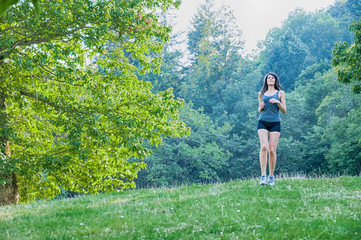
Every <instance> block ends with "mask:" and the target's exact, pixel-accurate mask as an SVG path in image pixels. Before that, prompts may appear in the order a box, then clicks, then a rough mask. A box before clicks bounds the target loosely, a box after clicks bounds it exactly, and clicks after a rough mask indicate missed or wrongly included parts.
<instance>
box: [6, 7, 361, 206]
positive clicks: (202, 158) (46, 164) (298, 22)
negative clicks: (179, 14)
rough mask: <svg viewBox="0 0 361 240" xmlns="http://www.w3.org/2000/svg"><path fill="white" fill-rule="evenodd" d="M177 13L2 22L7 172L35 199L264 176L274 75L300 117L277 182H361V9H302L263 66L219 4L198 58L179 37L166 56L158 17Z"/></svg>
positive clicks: (202, 15) (195, 48) (202, 32)
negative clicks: (264, 131)
mask: <svg viewBox="0 0 361 240" xmlns="http://www.w3.org/2000/svg"><path fill="white" fill-rule="evenodd" d="M178 4H179V3H178V2H177V1H171V0H157V1H148V0H143V1H136V0H134V1H106V0H102V1H101V0H99V1H91V0H73V1H67V2H52V1H42V2H41V3H40V6H41V11H39V12H38V15H34V16H33V14H32V10H31V9H32V8H31V7H30V6H31V4H29V2H28V1H23V2H21V3H20V4H17V5H14V6H13V7H10V8H9V9H8V11H7V12H6V13H4V14H3V15H1V16H0V19H1V23H0V24H1V25H0V32H1V34H0V40H1V41H0V80H1V85H0V90H1V91H0V97H1V99H0V100H1V101H0V110H1V111H0V114H1V116H0V117H1V118H0V121H1V122H0V124H1V126H0V127H1V131H0V134H1V136H0V137H1V138H0V139H1V153H2V155H1V159H2V160H1V161H2V164H0V170H1V175H2V176H5V177H6V176H10V175H11V174H13V175H14V176H16V178H17V179H18V184H19V187H20V192H21V194H22V195H21V196H22V200H23V201H27V200H30V199H34V198H41V197H51V196H55V195H57V194H58V193H59V192H60V190H61V189H67V190H71V191H78V192H79V191H84V192H99V191H111V190H115V189H124V188H128V187H134V182H133V181H135V182H136V183H137V186H139V187H147V186H161V185H167V186H170V185H175V184H183V183H194V182H217V181H226V180H229V179H235V178H249V177H253V176H258V175H259V172H260V169H259V161H258V154H259V140H258V136H257V131H256V123H257V119H258V112H257V106H258V101H257V95H258V92H259V91H260V88H261V84H262V79H263V76H264V75H265V74H266V73H267V72H270V71H272V72H276V73H277V74H278V75H279V76H280V80H281V84H282V87H283V90H284V91H285V92H286V99H287V109H288V110H287V114H285V115H281V118H282V133H281V138H280V141H279V145H278V149H277V155H278V159H277V167H276V174H282V173H288V174H290V173H296V172H297V173H299V172H303V173H306V174H318V175H319V174H348V175H358V174H360V172H361V145H360V136H361V127H360V119H361V115H360V114H361V94H351V92H352V91H353V92H360V91H359V90H360V76H361V72H360V67H359V66H360V64H361V63H360V56H361V55H360V49H361V46H360V44H361V43H360V26H361V21H360V15H361V13H360V9H361V8H360V3H359V1H358V0H348V1H336V2H335V3H334V4H333V5H331V6H329V7H328V8H327V9H324V10H320V11H317V12H313V13H310V12H305V11H303V10H300V9H298V10H295V11H294V12H292V13H290V15H289V17H288V19H287V20H286V21H284V23H283V25H282V26H281V27H279V28H274V29H272V30H270V31H269V33H268V35H267V37H266V38H265V40H264V41H263V42H261V43H260V44H259V51H258V52H259V54H258V55H253V56H248V55H247V56H245V55H243V54H242V51H243V42H242V31H241V30H240V29H239V28H238V27H237V24H236V22H235V18H234V16H233V13H232V10H230V9H229V8H228V7H227V6H225V5H222V6H216V5H215V4H214V2H213V1H211V0H207V1H206V2H205V3H204V4H203V5H201V6H200V7H199V8H198V12H197V13H196V15H195V16H194V17H193V20H192V27H191V28H190V30H189V32H188V34H187V49H185V48H179V47H178V45H177V42H178V40H179V39H178V36H177V35H173V37H172V39H171V41H170V42H169V43H167V45H165V42H167V41H168V40H169V37H170V32H171V29H170V28H169V27H167V24H165V22H163V21H160V17H159V14H158V13H157V14H156V12H157V11H158V10H159V9H161V10H166V9H168V8H170V7H171V6H173V5H175V6H177V5H178ZM158 12H159V11H158ZM32 16H33V17H32ZM162 17H164V15H162ZM60 18H61V19H62V21H61V22H59V21H56V19H60ZM24 19H26V21H25V20H24ZM349 26H350V28H349ZM349 29H350V30H351V31H349ZM335 43H337V44H336V45H335ZM162 49H163V50H162ZM90 59H91V61H90ZM344 83H346V84H344ZM173 94H174V95H175V97H176V98H180V99H184V101H185V102H186V103H185V104H184V107H183V108H182V109H181V106H183V100H180V99H178V100H175V99H174V97H173ZM180 109H181V110H180ZM185 124H186V125H188V126H189V127H190V128H191V129H192V132H191V133H190V132H189V129H188V128H187V127H186V126H185ZM189 134H190V135H189ZM187 135H189V136H188V137H185V136H187ZM163 137H165V139H164V140H162V139H163ZM174 137H183V138H177V139H175V138H174ZM161 143H162V145H161V146H159V147H158V148H156V146H157V145H159V144H161ZM10 150H11V153H10ZM140 159H144V161H139V160H140ZM146 165H147V166H148V167H147V169H146V170H145V167H146ZM138 171H140V172H139V174H137V173H138ZM137 177H138V178H137ZM25 186H26V187H25ZM0 192H1V189H0Z"/></svg>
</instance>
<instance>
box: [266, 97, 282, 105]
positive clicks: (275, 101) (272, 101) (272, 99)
mask: <svg viewBox="0 0 361 240" xmlns="http://www.w3.org/2000/svg"><path fill="white" fill-rule="evenodd" d="M268 101H269V102H270V103H277V104H278V103H281V102H280V101H278V100H277V99H275V98H271V99H270V100H268Z"/></svg>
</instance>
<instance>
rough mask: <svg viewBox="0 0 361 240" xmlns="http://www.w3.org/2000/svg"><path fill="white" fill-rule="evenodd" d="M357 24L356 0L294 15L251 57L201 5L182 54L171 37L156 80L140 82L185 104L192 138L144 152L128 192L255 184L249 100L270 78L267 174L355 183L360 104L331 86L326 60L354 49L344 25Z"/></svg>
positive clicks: (359, 163)
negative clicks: (270, 165)
mask: <svg viewBox="0 0 361 240" xmlns="http://www.w3.org/2000/svg"><path fill="white" fill-rule="evenodd" d="M360 16H361V3H360V2H359V1H336V2H335V3H334V4H333V5H331V6H329V7H328V8H327V9H324V10H320V11H316V12H305V11H304V10H302V9H297V10H295V11H293V12H292V13H290V15H289V17H288V19H287V20H286V21H284V22H283V24H282V26H281V27H278V28H273V29H272V30H270V31H269V33H268V34H267V36H266V39H265V40H264V41H263V42H262V43H261V44H260V45H259V54H257V55H247V56H244V55H242V54H241V52H242V50H243V43H242V42H241V41H240V39H241V35H242V32H241V30H240V29H238V28H237V24H236V21H235V18H234V15H233V13H232V10H230V9H229V8H228V7H227V6H225V5H223V6H222V7H215V4H214V3H213V2H212V1H207V2H206V3H205V4H203V5H201V6H200V7H199V8H198V12H197V13H196V15H195V16H194V17H193V19H192V27H191V29H190V31H189V32H188V34H187V39H186V42H187V49H179V47H178V48H177V46H178V45H179V42H180V40H179V39H177V35H174V36H173V38H172V40H171V42H170V43H169V44H168V45H167V47H166V49H165V51H164V52H163V54H162V58H163V65H162V67H161V73H160V74H159V75H156V74H146V75H143V76H140V78H141V79H143V80H144V81H150V82H151V83H152V85H153V90H154V91H163V90H165V89H168V88H173V89H174V94H175V96H176V97H179V98H182V99H184V100H185V102H186V106H185V107H184V108H183V109H182V110H181V111H182V113H181V118H182V119H183V121H184V122H185V123H186V124H187V125H188V126H190V127H191V129H192V133H191V135H190V136H189V137H187V138H182V139H167V140H166V141H165V142H164V144H163V145H162V146H160V147H159V148H153V149H152V151H153V155H152V156H151V157H148V158H146V159H145V162H146V163H147V165H148V167H147V170H143V171H141V172H140V173H139V177H138V179H137V180H136V183H137V186H138V187H148V186H162V185H165V186H172V185H175V184H176V185H177V184H182V183H195V182H218V181H228V180H230V179H239V178H250V177H255V176H256V177H258V175H259V162H258V153H259V140H258V136H257V131H256V123H257V119H258V112H257V107H258V100H257V99H258V98H257V97H258V92H259V91H260V89H261V87H262V84H263V77H264V75H265V74H266V73H267V72H270V71H272V72H275V73H276V74H278V76H279V77H280V80H281V85H282V88H283V90H284V91H285V92H286V99H287V110H288V111H287V113H286V114H285V115H282V116H281V118H282V134H281V138H280V141H279V145H278V149H277V155H278V158H277V168H276V175H280V174H286V175H292V174H305V175H323V174H326V175H338V174H341V175H343V174H345V175H359V174H360V172H361V145H360V136H361V127H360V126H361V124H360V123H361V122H360V119H361V114H360V112H361V101H360V100H361V96H360V94H354V93H352V86H351V85H343V84H341V83H340V81H337V72H336V70H335V68H333V67H332V62H331V60H332V58H333V55H332V51H333V49H334V46H335V43H339V42H347V43H348V44H350V45H351V44H352V43H354V41H355V38H354V32H352V31H350V29H349V26H350V25H351V24H352V23H353V22H354V21H359V20H360ZM184 59H186V61H184Z"/></svg>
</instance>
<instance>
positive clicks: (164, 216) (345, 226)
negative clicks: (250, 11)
mask: <svg viewBox="0 0 361 240" xmlns="http://www.w3.org/2000/svg"><path fill="white" fill-rule="evenodd" d="M0 239H361V177H339V178H319V179H280V180H278V181H276V185H275V186H273V187H270V186H259V185H258V180H255V179H254V180H247V181H232V182H229V183H224V184H211V185H191V186H182V187H177V188H172V189H167V188H161V189H146V190H131V191H125V192H122V193H112V194H101V195H97V196H82V197H78V198H75V199H65V200H57V201H55V200H54V201H40V202H35V203H32V204H26V205H18V206H6V207H1V208H0Z"/></svg>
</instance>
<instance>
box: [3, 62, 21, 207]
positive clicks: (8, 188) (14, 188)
mask: <svg viewBox="0 0 361 240" xmlns="http://www.w3.org/2000/svg"><path fill="white" fill-rule="evenodd" d="M1 60H2V59H0V67H1V63H2V62H1ZM1 80H3V79H0V151H1V153H3V154H2V155H3V156H6V157H7V158H11V149H10V142H9V137H8V136H7V134H8V131H7V130H8V127H9V126H8V120H7V119H8V118H7V116H6V102H5V100H6V97H5V91H6V89H5V88H4V83H3V81H1ZM0 164H3V163H2V162H0ZM4 178H5V179H7V180H6V181H5V183H4V182H3V181H1V182H3V183H1V182H0V206H1V205H9V204H17V203H18V202H19V188H18V185H17V181H16V175H15V173H3V172H0V179H4Z"/></svg>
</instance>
